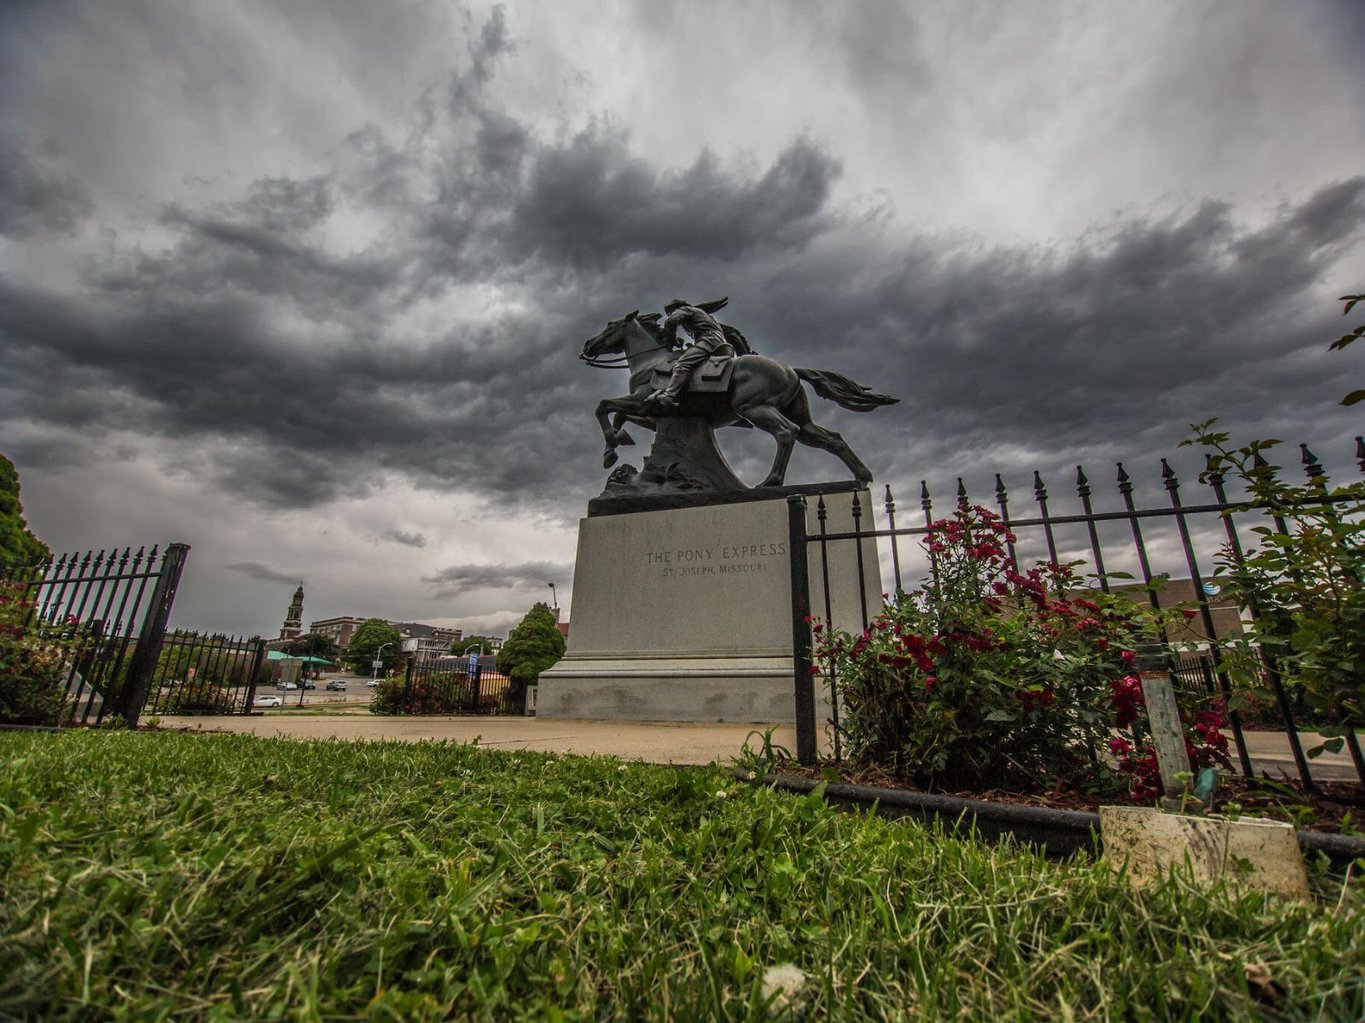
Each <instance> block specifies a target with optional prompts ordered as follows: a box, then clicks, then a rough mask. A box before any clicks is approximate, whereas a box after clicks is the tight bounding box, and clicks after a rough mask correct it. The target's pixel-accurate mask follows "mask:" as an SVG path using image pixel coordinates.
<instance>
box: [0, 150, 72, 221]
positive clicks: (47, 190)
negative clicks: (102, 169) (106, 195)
mask: <svg viewBox="0 0 1365 1023" xmlns="http://www.w3.org/2000/svg"><path fill="white" fill-rule="evenodd" d="M93 209H94V206H93V204H92V203H91V201H90V198H89V196H87V195H86V193H85V189H84V188H82V187H81V184H80V182H79V181H77V180H76V179H75V178H74V177H72V176H71V175H70V174H64V173H62V172H61V171H59V170H57V169H55V168H53V167H51V166H49V165H48V164H47V163H46V162H44V161H43V160H42V159H41V158H38V157H35V156H34V155H33V154H31V153H30V152H28V150H27V149H26V148H25V147H24V146H23V145H22V144H20V143H19V142H17V141H16V140H14V139H12V138H9V137H7V136H5V135H0V235H4V236H6V237H8V238H14V239H22V238H32V237H36V236H38V235H43V234H69V233H71V232H72V231H73V230H74V229H75V228H76V227H77V226H78V225H79V224H80V223H81V222H82V221H83V220H85V219H86V218H87V217H88V216H90V213H91V211H92V210H93Z"/></svg>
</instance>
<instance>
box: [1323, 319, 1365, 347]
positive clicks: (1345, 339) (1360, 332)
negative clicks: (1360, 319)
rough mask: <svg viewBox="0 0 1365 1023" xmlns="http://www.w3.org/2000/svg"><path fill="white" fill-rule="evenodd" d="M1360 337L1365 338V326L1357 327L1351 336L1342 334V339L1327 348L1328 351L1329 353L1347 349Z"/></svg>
mask: <svg viewBox="0 0 1365 1023" xmlns="http://www.w3.org/2000/svg"><path fill="white" fill-rule="evenodd" d="M1360 337H1365V324H1362V325H1361V326H1359V327H1357V328H1356V329H1355V330H1353V331H1351V332H1350V333H1349V334H1342V335H1341V337H1339V338H1337V339H1336V340H1335V341H1333V342H1332V343H1331V344H1330V345H1328V346H1327V350H1328V351H1329V352H1335V351H1339V350H1340V349H1342V348H1345V347H1346V346H1347V345H1349V344H1350V343H1351V342H1352V341H1355V340H1356V339H1357V338H1360Z"/></svg>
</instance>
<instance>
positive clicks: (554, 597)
mask: <svg viewBox="0 0 1365 1023" xmlns="http://www.w3.org/2000/svg"><path fill="white" fill-rule="evenodd" d="M545 585H546V586H548V587H550V599H551V600H553V601H554V602H555V621H559V613H558V612H559V594H558V593H556V592H555V584H554V583H546V584H545Z"/></svg>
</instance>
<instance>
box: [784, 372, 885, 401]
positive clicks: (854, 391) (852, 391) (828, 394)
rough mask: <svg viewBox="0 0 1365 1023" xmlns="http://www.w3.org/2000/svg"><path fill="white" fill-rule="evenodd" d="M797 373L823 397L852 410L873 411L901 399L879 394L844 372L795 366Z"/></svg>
mask: <svg viewBox="0 0 1365 1023" xmlns="http://www.w3.org/2000/svg"><path fill="white" fill-rule="evenodd" d="M792 369H793V370H794V371H795V372H796V375H797V376H798V377H800V378H801V379H802V380H804V381H805V382H806V383H808V384H810V386H811V388H812V389H813V390H814V391H815V393H816V394H818V395H819V396H820V397H822V398H828V399H829V400H830V401H833V402H837V403H838V404H839V405H840V406H841V407H843V408H846V409H849V410H850V411H852V412H871V411H872V410H873V409H874V408H880V407H881V406H882V405H894V404H896V402H898V401H900V399H899V398H893V397H891V396H890V395H889V394H878V393H877V392H876V391H874V390H872V388H870V387H864V386H863V385H862V384H860V383H858V382H857V381H856V380H850V379H849V378H848V377H846V376H844V375H843V374H842V373H835V372H833V371H832V370H828V369H800V368H798V367H796V366H793V367H792Z"/></svg>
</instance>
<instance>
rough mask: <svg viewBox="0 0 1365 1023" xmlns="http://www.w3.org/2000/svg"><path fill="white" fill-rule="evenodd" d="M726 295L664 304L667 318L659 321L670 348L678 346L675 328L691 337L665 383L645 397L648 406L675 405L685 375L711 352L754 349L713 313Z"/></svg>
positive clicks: (750, 351)
mask: <svg viewBox="0 0 1365 1023" xmlns="http://www.w3.org/2000/svg"><path fill="white" fill-rule="evenodd" d="M729 301H730V300H729V298H718V299H715V300H713V301H710V302H698V303H697V304H696V305H693V304H692V303H690V302H684V301H683V300H682V299H679V298H675V299H673V300H672V301H671V302H669V303H668V304H667V305H665V306H664V313H665V314H666V318H665V320H664V322H663V325H662V330H663V343H664V344H665V345H666V346H667V347H669V348H676V347H677V346H678V328H680V327H681V328H682V329H683V330H684V331H686V332H687V336H688V337H689V338H690V339H691V341H690V343H689V344H687V346H686V348H685V350H684V351H683V353H682V354H681V355H679V356H678V357H677V359H675V360H674V362H673V373H672V375H671V376H670V377H669V379H668V384H667V386H665V387H662V388H660V389H659V390H657V391H655V392H654V393H653V394H651V395H650V396H649V397H648V398H647V399H645V404H646V405H647V406H652V407H654V408H657V409H661V410H662V409H676V408H677V407H678V395H679V394H680V393H681V392H682V389H683V387H684V386H686V384H687V378H688V376H689V375H690V374H691V373H692V370H694V369H696V368H697V367H698V366H699V365H701V364H702V363H703V362H705V361H706V360H707V359H708V358H710V357H711V356H713V355H722V356H731V357H733V356H734V355H752V354H753V349H752V348H750V347H749V343H748V342H747V341H746V340H745V339H744V335H743V334H741V333H740V332H739V331H738V330H736V329H735V328H734V327H732V326H730V325H729V324H728V323H721V322H720V321H719V320H717V319H716V318H715V316H714V315H713V314H714V313H718V312H720V310H721V309H723V308H725V304H726V303H727V302H729Z"/></svg>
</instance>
